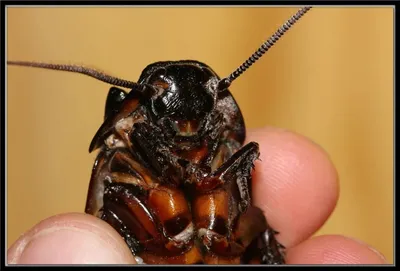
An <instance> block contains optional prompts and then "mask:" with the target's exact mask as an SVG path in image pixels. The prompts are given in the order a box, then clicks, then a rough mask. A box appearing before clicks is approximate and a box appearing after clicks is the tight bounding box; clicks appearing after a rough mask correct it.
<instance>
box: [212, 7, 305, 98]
mask: <svg viewBox="0 0 400 271" xmlns="http://www.w3.org/2000/svg"><path fill="white" fill-rule="evenodd" d="M310 9H311V7H303V8H301V9H299V10H298V11H297V12H296V14H295V15H293V16H292V17H291V18H290V19H289V20H287V21H286V22H285V23H284V24H283V25H282V26H281V27H279V29H278V30H277V31H276V32H275V33H274V34H273V35H272V36H271V37H270V38H269V39H268V40H267V41H266V42H264V43H263V44H262V45H261V46H260V48H258V49H257V51H255V52H254V53H253V54H252V55H251V56H250V57H249V58H248V59H247V60H246V61H245V62H244V63H243V64H242V65H240V67H239V68H237V69H236V70H235V71H234V72H233V73H231V74H230V75H229V76H228V77H226V78H223V79H221V80H220V81H219V82H218V86H217V89H218V90H219V91H222V90H224V89H226V88H228V87H229V86H230V85H231V84H232V82H233V80H235V79H237V78H238V77H239V76H240V75H241V74H242V73H243V72H244V71H246V70H247V69H248V68H250V66H251V65H253V64H254V63H255V62H256V61H257V60H258V59H260V58H261V57H262V56H263V55H264V54H265V53H266V52H267V51H268V50H269V49H270V48H271V47H272V46H273V45H274V44H275V42H276V41H278V40H279V39H280V38H281V37H282V36H283V34H285V32H286V31H287V30H289V29H290V28H291V27H292V26H293V25H294V24H295V23H296V22H297V21H298V20H299V19H300V18H301V17H302V16H303V15H304V14H306V12H307V11H309V10H310Z"/></svg>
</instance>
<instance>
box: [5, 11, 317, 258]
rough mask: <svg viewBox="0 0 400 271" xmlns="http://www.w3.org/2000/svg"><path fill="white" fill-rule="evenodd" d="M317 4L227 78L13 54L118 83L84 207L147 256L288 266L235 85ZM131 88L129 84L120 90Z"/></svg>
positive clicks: (180, 64) (182, 66)
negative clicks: (255, 177)
mask: <svg viewBox="0 0 400 271" xmlns="http://www.w3.org/2000/svg"><path fill="white" fill-rule="evenodd" d="M310 9H311V7H304V8H301V9H299V10H298V12H297V13H296V14H295V15H293V16H292V17H291V18H290V19H289V20H288V21H286V22H285V23H284V24H283V25H282V26H281V27H280V28H279V29H278V30H277V31H276V32H275V33H274V34H273V35H272V36H271V37H270V38H269V39H268V40H267V41H266V42H264V43H263V44H262V45H261V47H260V48H259V49H258V50H257V51H256V52H255V53H253V54H252V55H251V57H250V58H248V59H247V60H246V61H245V62H244V63H243V64H242V65H241V66H240V67H239V68H238V69H236V70H235V71H234V72H233V73H232V74H230V75H229V76H228V77H226V78H223V79H220V77H219V76H218V75H217V74H216V73H215V72H214V71H213V70H212V69H211V68H210V67H209V66H207V65H206V64H204V63H202V62H199V61H195V60H181V61H163V62H156V63H153V64H150V65H148V66H147V67H146V68H145V69H144V70H143V72H142V74H141V75H140V77H139V80H138V81H137V82H131V81H127V80H123V79H119V78H116V77H112V76H109V75H107V74H104V73H102V72H99V71H97V70H94V69H89V68H84V67H81V66H76V65H60V64H48V63H40V62H25V61H8V62H7V63H8V64H9V65H20V66H30V67H38V68H46V69H54V70H62V71H69V72H76V73H82V74H86V75H89V76H91V77H94V78H96V79H98V80H101V81H104V82H106V83H109V84H112V85H113V87H111V88H110V90H109V93H108V96H107V100H106V105H105V114H104V122H103V124H102V125H101V126H100V128H99V129H98V131H97V133H96V134H95V136H94V138H93V140H92V142H91V144H90V147H89V152H92V151H94V150H97V149H99V153H98V155H97V158H96V160H95V163H94V166H93V169H92V174H91V179H90V184H89V190H88V195H87V202H86V208H85V212H86V213H88V214H92V215H94V216H97V217H99V218H101V219H102V220H104V221H106V222H107V223H109V224H110V225H112V226H113V228H115V230H116V231H118V233H119V234H120V235H121V236H122V238H123V239H124V240H125V242H126V244H127V245H128V247H129V248H130V250H131V251H132V254H133V255H134V256H135V257H138V259H140V260H142V261H143V262H144V263H147V264H248V263H250V264H253V263H255V264H283V263H285V259H284V254H285V252H284V247H283V245H281V244H280V243H279V242H278V241H277V240H276V238H275V235H276V234H277V232H276V231H275V230H274V229H273V228H271V227H270V226H269V224H268V223H267V220H266V218H265V216H264V214H263V212H262V211H261V210H260V209H259V208H258V207H256V206H253V205H252V199H251V191H252V190H251V171H252V169H253V167H254V161H255V160H256V159H258V157H259V146H258V144H257V143H256V142H250V143H248V144H246V145H244V146H243V143H244V140H245V133H246V132H245V131H246V130H245V124H244V120H243V116H242V114H241V111H240V109H239V107H238V105H237V103H236V101H235V99H234V98H233V96H232V94H231V93H230V91H229V90H228V87H229V86H230V85H231V83H232V82H233V81H234V80H235V79H236V78H238V77H239V76H240V75H241V74H242V73H243V72H244V71H246V70H247V69H248V68H249V67H250V66H251V65H252V64H254V63H255V62H256V61H257V60H258V59H259V58H260V57H261V56H262V55H263V54H264V53H266V52H267V51H268V50H269V49H270V48H271V47H272V46H273V45H274V44H275V42H276V41H277V40H279V39H280V38H281V37H282V35H283V34H284V33H285V32H286V31H287V30H289V29H290V28H291V27H292V26H293V25H294V24H295V23H296V22H297V21H298V20H299V19H300V18H301V17H302V16H303V15H304V14H305V13H306V12H307V11H309V10H310ZM118 87H123V88H128V89H130V91H129V92H126V91H124V90H122V89H121V88H118Z"/></svg>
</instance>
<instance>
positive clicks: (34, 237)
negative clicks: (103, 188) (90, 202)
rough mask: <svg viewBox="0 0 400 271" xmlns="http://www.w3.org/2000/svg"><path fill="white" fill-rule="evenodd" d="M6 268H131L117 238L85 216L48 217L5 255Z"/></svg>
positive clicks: (130, 258) (127, 252)
mask: <svg viewBox="0 0 400 271" xmlns="http://www.w3.org/2000/svg"><path fill="white" fill-rule="evenodd" d="M7 262H8V264H135V263H136V261H135V259H134V257H133V256H132V254H131V252H130V250H129V248H128V247H127V245H126V244H125V242H124V240H123V239H122V238H121V236H120V235H119V234H118V233H117V232H116V231H115V230H114V229H113V228H112V227H111V226H110V225H108V224H107V223H106V222H104V221H102V220H100V219H98V218H96V217H94V216H91V215H88V214H79V213H68V214H61V215H56V216H52V217H50V218H47V219H45V220H43V221H41V222H40V223H39V224H37V225H35V226H34V227H33V228H32V229H30V230H29V231H28V232H26V233H25V234H23V235H22V236H21V237H20V238H19V239H18V240H17V241H16V242H15V243H14V244H13V245H12V246H11V247H10V248H9V249H8V253H7Z"/></svg>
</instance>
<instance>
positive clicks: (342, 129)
mask: <svg viewBox="0 0 400 271" xmlns="http://www.w3.org/2000/svg"><path fill="white" fill-rule="evenodd" d="M296 10H297V8H293V7H284V8H275V7H265V8H260V7H253V8H241V7H240V8H238V7H235V8H234V7H232V8H217V7H215V8H213V7H211V8H206V7H203V8H179V7H174V8H172V7H168V8H167V7H165V8H145V7H138V8H9V9H8V10H7V35H8V41H7V50H8V51H7V57H8V59H10V60H36V61H49V62H61V63H76V64H87V65H91V66H94V67H98V68H100V69H103V70H105V71H107V72H109V73H111V74H113V75H117V76H119V77H122V78H125V79H129V80H133V81H135V80H137V78H138V77H139V75H140V72H141V71H142V69H143V68H144V67H145V66H146V65H147V64H149V63H152V62H155V61H158V60H178V59H196V60H200V61H203V62H205V63H207V64H209V65H210V66H211V67H213V69H214V70H215V71H216V72H217V73H219V74H220V75H221V76H226V75H228V73H230V72H232V71H233V70H234V69H235V68H236V67H237V66H238V65H239V64H241V63H242V61H244V60H245V59H246V58H247V57H249V56H250V54H251V53H253V51H254V50H255V49H256V48H257V47H258V46H259V45H260V44H261V42H262V41H263V40H265V39H266V38H267V37H269V36H270V35H271V34H272V33H273V32H274V31H275V30H276V29H277V27H278V26H279V25H280V24H281V23H283V22H284V21H285V20H286V19H288V18H289V17H290V16H292V15H293V14H294V12H295V11H296ZM393 57H394V56H393V10H392V9H391V8H314V9H313V10H311V11H310V12H309V13H308V14H307V15H306V16H305V17H304V18H303V19H302V20H301V21H300V22H299V23H298V24H296V26H294V27H293V29H291V30H290V31H289V32H288V33H287V35H285V36H284V38H282V39H281V40H280V41H279V42H278V43H277V44H276V47H274V48H273V49H272V50H271V51H270V52H268V53H267V55H266V56H265V57H264V58H263V59H262V60H261V61H260V62H258V63H257V64H255V65H254V66H253V67H252V68H251V69H250V71H248V72H246V73H245V75H244V76H242V77H241V78H240V79H238V80H237V81H235V83H234V84H233V86H232V87H231V91H232V92H233V94H234V96H235V97H236V99H237V101H238V103H239V105H240V106H241V109H242V111H243V114H244V117H245V120H246V122H247V126H248V127H261V126H265V125H273V126H280V127H284V128H287V129H291V130H294V131H296V132H298V133H302V134H304V135H306V136H308V137H310V138H311V139H312V140H314V141H315V142H317V143H318V144H320V145H321V146H322V147H323V148H325V149H326V150H327V152H328V153H329V154H330V155H331V158H332V160H333V161H334V163H335V164H336V167H337V169H338V172H339V175H340V186H341V194H340V199H339V203H338V205H337V208H336V210H335V212H334V213H333V215H332V216H331V218H330V219H329V221H328V223H327V224H326V225H325V226H324V227H323V228H322V229H321V230H320V231H319V232H318V233H317V234H345V235H349V236H353V237H356V238H359V239H361V240H363V241H365V242H366V243H368V244H370V245H373V246H375V247H376V248H378V249H379V250H380V251H382V252H383V254H384V255H385V256H386V257H387V259H388V260H389V261H390V262H392V261H393V255H392V254H393ZM109 87H110V86H109V85H107V84H104V83H101V82H99V81H96V80H94V79H91V78H89V77H85V76H83V75H78V74H71V73H62V72H56V71H49V70H40V69H33V68H22V67H14V66H13V67H9V68H7V98H8V103H7V106H8V118H7V121H8V127H7V128H8V132H7V136H8V143H7V147H8V157H7V159H8V166H7V170H8V179H7V189H8V190H7V196H8V197H7V203H8V206H7V211H8V213H7V227H8V233H7V237H8V240H7V244H8V246H10V245H11V244H12V242H14V241H15V240H16V239H17V238H18V236H19V235H20V234H22V233H23V232H24V231H25V230H27V229H28V228H30V227H31V226H33V225H34V224H36V223H37V222H39V221H40V220H41V219H44V218H46V217H48V216H51V215H54V214H57V213H61V212H73V211H75V212H83V209H84V205H85V198H86V192H87V187H88V183H89V177H90V173H91V167H92V164H93V161H94V158H95V154H94V153H93V154H89V153H88V147H89V143H90V141H91V139H92V136H93V135H94V133H95V132H96V130H97V128H98V127H99V125H100V124H101V122H102V117H103V110H104V102H105V98H106V95H107V92H108V89H109Z"/></svg>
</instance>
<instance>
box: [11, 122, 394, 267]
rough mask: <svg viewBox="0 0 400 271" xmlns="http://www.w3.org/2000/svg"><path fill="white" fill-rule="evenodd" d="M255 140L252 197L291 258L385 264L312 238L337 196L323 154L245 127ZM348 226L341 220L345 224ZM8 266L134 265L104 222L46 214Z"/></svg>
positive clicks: (340, 241)
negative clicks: (256, 157)
mask: <svg viewBox="0 0 400 271" xmlns="http://www.w3.org/2000/svg"><path fill="white" fill-rule="evenodd" d="M247 141H256V142H258V143H259V144H260V152H261V156H260V159H261V160H262V162H260V161H257V162H256V167H255V172H254V174H253V200H254V204H255V205H257V206H258V207H260V208H261V209H262V210H263V211H264V213H265V215H266V217H267V220H268V223H269V224H270V225H271V226H272V227H273V228H274V229H276V230H277V231H279V232H280V234H278V235H277V239H278V241H279V242H280V243H282V244H283V245H284V246H285V247H286V248H287V251H286V262H287V263H288V264H385V263H387V262H386V260H385V258H384V257H383V256H382V254H380V253H379V252H378V251H377V250H375V249H374V248H372V247H370V246H368V245H366V244H364V243H362V242H360V241H357V240H355V239H352V238H348V237H344V236H339V235H324V236H318V237H312V238H310V237H311V236H312V235H313V234H314V233H315V232H316V231H317V230H318V229H319V228H320V227H321V226H322V225H323V224H324V223H325V222H326V220H327V219H328V217H329V216H330V214H331V213H332V211H333V209H334V208H335V206H336V202H337V200H338V195H339V186H338V181H337V174H336V170H335V168H334V166H333V165H332V163H331V162H330V160H329V158H328V156H327V154H326V153H325V152H324V151H323V150H322V149H321V148H320V147H319V146H318V145H316V144H314V143H312V142H311V141H309V140H308V139H306V138H304V137H302V136H300V135H297V134H294V133H291V132H288V131H284V130H280V129H276V128H264V129H256V130H251V131H249V132H248V135H247ZM343 227H345V225H343ZM7 260H8V263H9V264H133V263H135V260H134V258H133V257H132V254H131V253H130V251H129V249H128V247H127V246H126V244H125V243H124V241H123V240H122V238H121V237H120V236H119V234H118V233H117V232H116V231H115V230H113V228H112V227H111V226H110V225H108V224H107V223H105V222H104V221H102V220H100V219H98V218H96V217H93V216H91V215H87V214H75V213H71V214H61V215H58V216H53V217H50V218H48V219H45V220H43V221H42V222H40V223H39V224H37V225H36V226H34V227H33V228H32V229H30V230H29V231H28V232H27V233H25V234H24V235H23V236H21V237H20V238H19V239H18V240H17V241H16V242H15V243H14V244H13V245H12V246H11V247H10V248H9V250H8V259H7Z"/></svg>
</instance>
